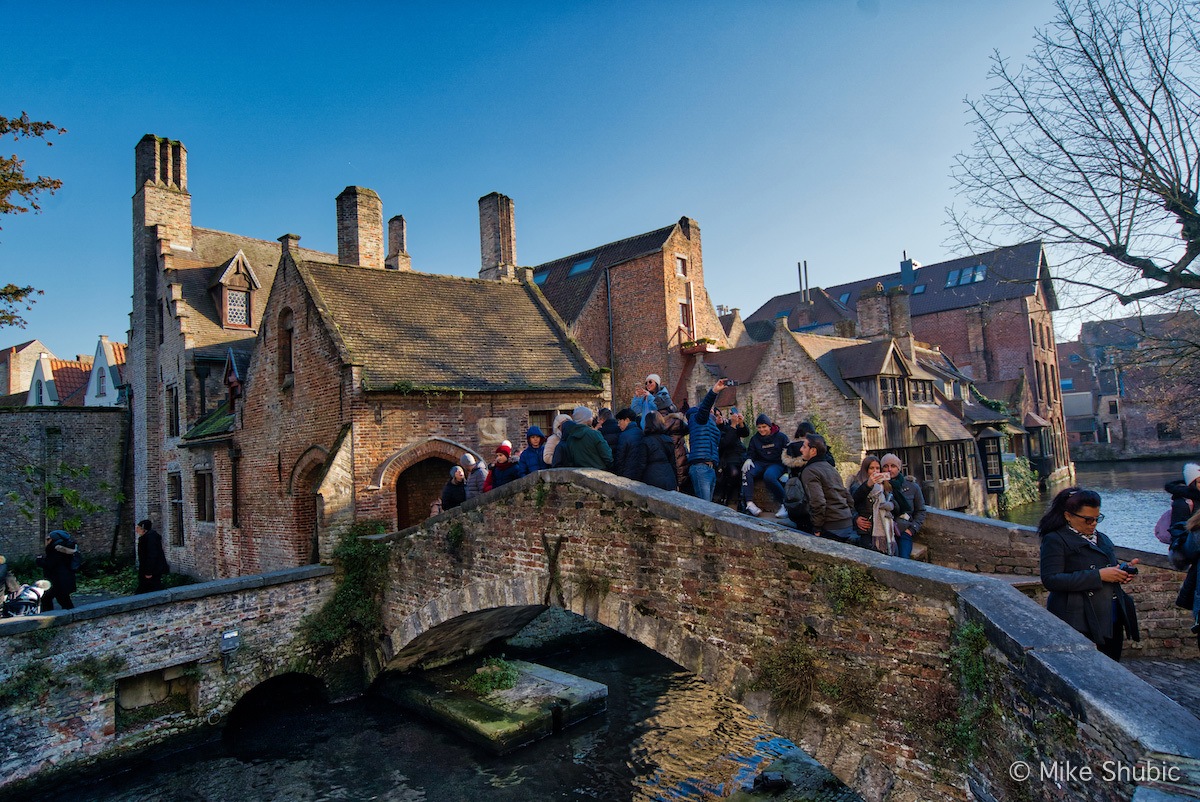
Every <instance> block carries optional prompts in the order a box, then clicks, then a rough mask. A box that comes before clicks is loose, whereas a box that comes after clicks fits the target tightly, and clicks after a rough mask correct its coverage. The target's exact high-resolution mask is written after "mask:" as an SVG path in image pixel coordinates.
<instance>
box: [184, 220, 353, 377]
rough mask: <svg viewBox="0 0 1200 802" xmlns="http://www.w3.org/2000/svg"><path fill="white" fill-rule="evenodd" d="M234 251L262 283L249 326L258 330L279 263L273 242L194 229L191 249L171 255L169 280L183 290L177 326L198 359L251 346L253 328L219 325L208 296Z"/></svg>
mask: <svg viewBox="0 0 1200 802" xmlns="http://www.w3.org/2000/svg"><path fill="white" fill-rule="evenodd" d="M239 252H240V253H242V254H243V255H244V257H245V259H246V262H247V264H249V265H252V266H253V271H254V276H255V278H256V280H257V281H259V282H260V284H261V289H260V290H259V291H258V292H255V293H254V306H253V309H252V310H251V322H252V324H253V328H254V329H258V328H259V325H260V324H261V321H262V314H263V312H264V311H265V309H266V306H267V296H268V295H269V294H270V291H271V284H272V282H274V281H275V270H276V267H277V266H278V264H279V255H280V245H279V243H278V242H276V241H267V240H258V239H251V238H250V237H242V236H238V235H237V234H228V233H226V232H224V231H212V230H210V229H206V228H193V229H192V250H191V251H190V252H189V251H183V250H172V251H171V252H170V253H171V266H172V267H173V268H174V271H173V277H169V278H168V280H169V281H173V282H178V283H179V285H180V287H181V290H182V299H181V300H180V301H179V302H177V303H176V311H177V313H178V314H182V315H185V316H186V319H185V320H183V321H182V325H183V327H184V329H185V331H186V332H187V333H188V334H189V335H190V336H191V337H192V343H193V347H194V348H195V349H196V351H197V352H198V355H206V356H211V357H214V358H216V359H223V358H224V356H225V349H226V347H230V346H232V347H234V348H237V349H239V350H244V351H251V350H253V348H254V331H253V330H249V331H248V330H246V329H225V328H222V327H221V316H220V313H219V310H218V309H217V305H216V302H215V301H214V300H213V294H212V293H211V292H210V291H209V287H210V286H211V285H212V283H213V280H214V277H219V276H220V275H221V274H222V273H224V272H225V270H227V269H228V268H229V266H230V265H231V264H232V262H233V258H234V257H235V256H236V255H237V254H238V253H239ZM299 253H300V254H301V255H302V257H303V258H307V259H314V258H315V259H330V260H331V261H334V262H336V261H337V257H334V256H331V255H330V254H323V253H320V252H319V251H310V250H308V249H306V248H301V249H299Z"/></svg>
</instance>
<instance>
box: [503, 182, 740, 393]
mask: <svg viewBox="0 0 1200 802" xmlns="http://www.w3.org/2000/svg"><path fill="white" fill-rule="evenodd" d="M511 211H512V208H511V204H510V205H509V206H508V207H507V213H508V214H509V215H511ZM507 228H508V230H511V228H512V225H511V221H509V222H508V223H507ZM533 280H534V282H536V283H537V284H538V286H540V287H541V289H542V292H543V293H545V295H546V298H547V299H548V300H549V301H550V304H551V305H552V306H553V307H554V309H555V311H556V312H558V314H559V316H561V317H562V319H563V320H565V321H566V323H567V325H568V326H569V327H570V330H571V336H572V337H574V338H575V339H576V340H578V342H579V343H580V344H581V345H582V346H583V347H584V349H585V350H586V351H587V352H588V353H589V354H591V356H592V358H593V359H595V360H596V362H598V363H599V364H600V365H603V366H605V367H608V368H610V369H611V370H612V386H613V394H614V396H615V401H614V403H617V404H621V405H624V404H626V403H628V401H629V399H630V398H632V397H633V391H634V388H635V387H640V386H641V384H642V381H643V380H644V379H645V377H646V376H648V375H649V374H651V373H657V374H659V375H660V376H661V377H662V383H663V386H665V387H667V388H668V389H669V390H670V391H671V394H672V398H674V400H675V401H676V402H677V403H680V402H681V401H682V397H683V395H685V394H686V393H687V389H686V388H687V383H686V382H685V381H684V378H685V377H686V376H687V375H689V374H690V373H691V371H692V366H693V364H694V354H692V353H688V352H689V351H696V350H703V349H696V348H693V347H689V344H691V343H694V342H696V341H697V340H711V341H712V343H714V344H716V345H720V346H724V345H725V344H726V336H725V330H724V329H723V328H722V326H721V322H720V321H719V320H718V319H717V313H716V310H715V309H714V308H713V305H712V301H711V300H709V297H708V291H707V290H706V289H705V287H704V257H703V252H702V248H701V244H700V226H699V224H698V223H697V222H696V221H695V220H692V219H691V218H689V217H681V218H679V221H678V222H676V223H674V224H672V225H669V226H666V227H664V228H660V229H657V230H655V231H650V232H647V233H645V234H639V235H637V236H634V237H629V238H628V239H623V240H619V241H617V242H610V243H608V244H606V245H601V246H599V247H596V248H591V249H589V250H586V251H581V252H579V253H576V254H572V255H571V256H565V257H563V258H561V259H555V260H554V261H551V262H546V263H544V264H541V265H538V266H537V267H535V268H533ZM698 400H699V399H696V398H692V399H691V401H692V402H693V403H695V402H696V401H698Z"/></svg>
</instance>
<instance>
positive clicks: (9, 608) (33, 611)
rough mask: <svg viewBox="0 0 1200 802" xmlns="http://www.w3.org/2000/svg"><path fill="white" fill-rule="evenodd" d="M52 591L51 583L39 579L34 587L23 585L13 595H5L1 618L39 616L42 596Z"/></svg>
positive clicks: (1, 606)
mask: <svg viewBox="0 0 1200 802" xmlns="http://www.w3.org/2000/svg"><path fill="white" fill-rule="evenodd" d="M49 589H50V583H49V582H48V581H46V580H45V579H39V580H38V581H37V582H34V583H33V584H32V585H22V586H21V587H20V588H19V589H18V590H16V591H15V592H13V593H8V594H5V596H4V603H3V604H2V605H0V618H16V617H18V616H23V615H37V614H38V613H39V612H41V609H42V596H43V595H44V594H45V593H46V591H47V590H49Z"/></svg>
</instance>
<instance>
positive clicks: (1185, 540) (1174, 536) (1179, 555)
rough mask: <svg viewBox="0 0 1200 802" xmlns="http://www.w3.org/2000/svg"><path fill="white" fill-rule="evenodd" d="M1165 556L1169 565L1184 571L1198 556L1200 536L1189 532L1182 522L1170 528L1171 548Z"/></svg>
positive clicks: (1199, 552)
mask: <svg viewBox="0 0 1200 802" xmlns="http://www.w3.org/2000/svg"><path fill="white" fill-rule="evenodd" d="M1167 554H1168V555H1169V556H1170V558H1171V565H1173V566H1175V567H1176V568H1178V569H1179V570H1180V571H1186V570H1187V569H1188V567H1189V566H1190V565H1191V564H1192V563H1193V562H1195V560H1196V557H1198V556H1200V534H1197V533H1196V532H1193V531H1190V530H1189V529H1188V528H1187V524H1186V523H1184V522H1183V521H1180V522H1179V523H1177V524H1175V525H1174V526H1172V527H1171V546H1170V550H1169V551H1168V552H1167Z"/></svg>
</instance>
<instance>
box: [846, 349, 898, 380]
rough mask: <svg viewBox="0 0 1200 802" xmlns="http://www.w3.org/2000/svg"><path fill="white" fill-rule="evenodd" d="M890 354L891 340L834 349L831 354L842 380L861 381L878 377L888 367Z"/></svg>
mask: <svg viewBox="0 0 1200 802" xmlns="http://www.w3.org/2000/svg"><path fill="white" fill-rule="evenodd" d="M891 353H892V341H891V340H875V341H872V342H865V343H861V344H859V345H848V346H846V347H845V348H838V349H836V350H835V351H834V352H833V354H834V358H835V359H836V361H837V366H838V372H839V373H841V374H842V378H843V379H863V378H866V377H868V376H880V375H882V374H883V372H884V371H885V370H886V369H887V367H888V361H889V360H888V356H890V355H891Z"/></svg>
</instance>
